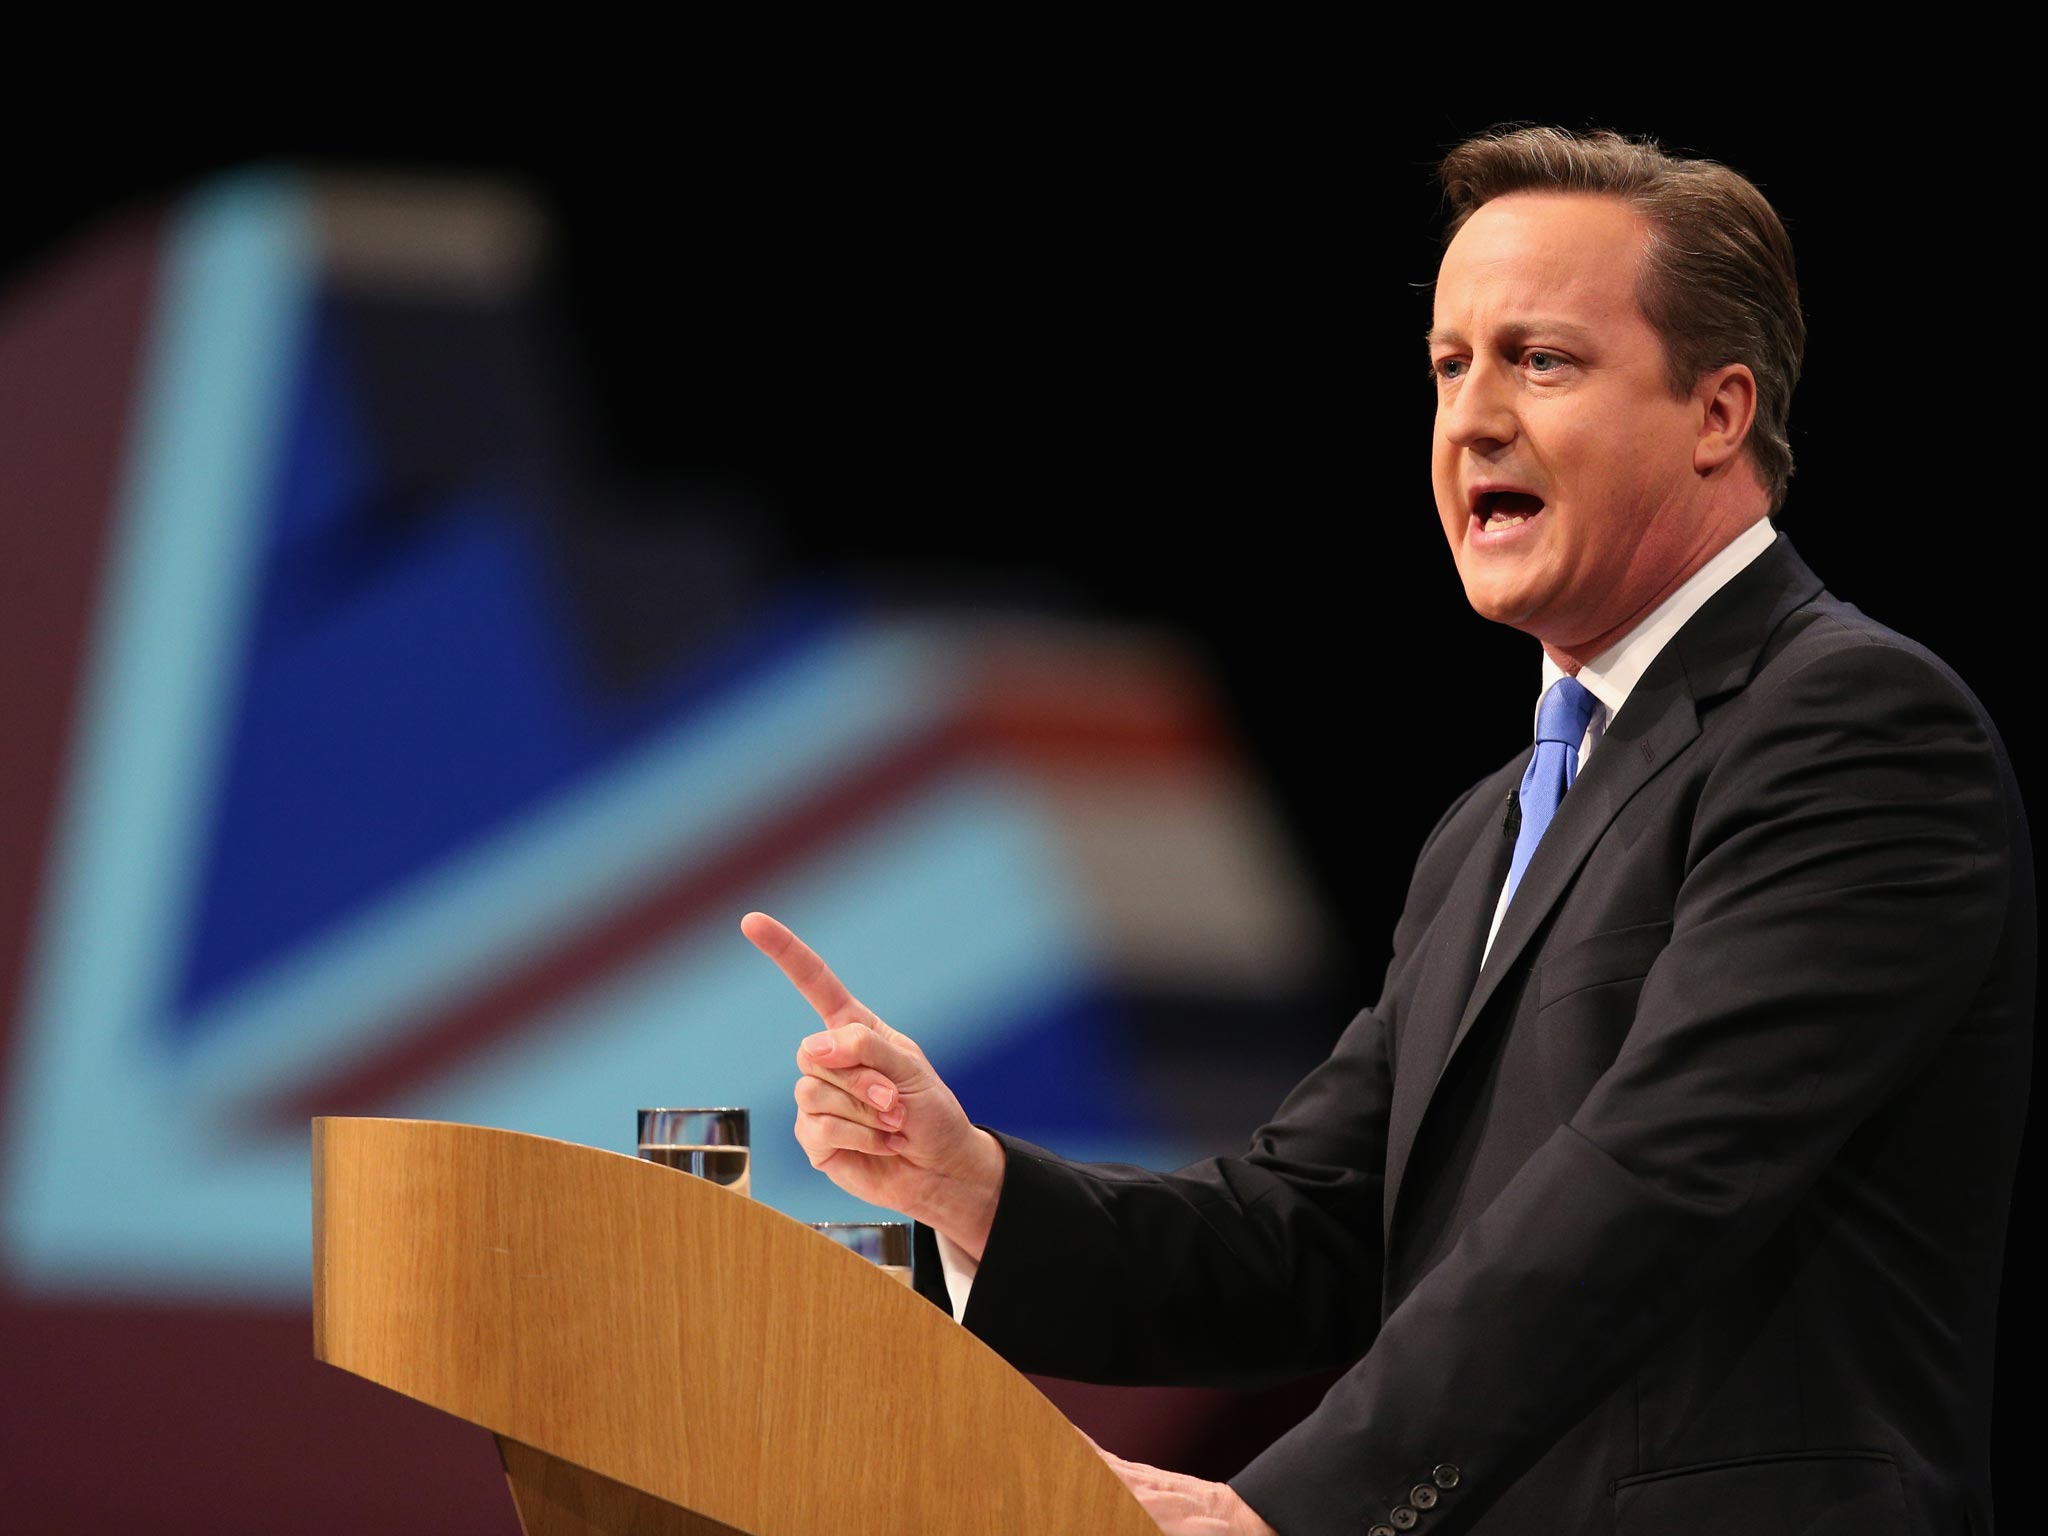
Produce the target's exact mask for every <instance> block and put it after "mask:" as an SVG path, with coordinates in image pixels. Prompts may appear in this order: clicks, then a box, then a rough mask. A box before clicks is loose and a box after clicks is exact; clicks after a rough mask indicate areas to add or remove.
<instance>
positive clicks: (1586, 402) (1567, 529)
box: [1429, 192, 1701, 661]
mask: <svg viewBox="0 0 2048 1536" xmlns="http://www.w3.org/2000/svg"><path fill="white" fill-rule="evenodd" d="M1645 233H1646V229H1645V226H1644V224H1643V222H1642V220H1641V219H1640V218H1639V217H1638V216H1637V215H1636V214H1635V213H1634V212H1632V211H1631V210H1630V209H1629V208H1628V207H1627V205H1626V204H1624V203H1622V202H1621V201H1619V200H1618V199H1616V198H1611V197H1602V196H1596V195H1589V194H1580V193H1550V192H1541V193H1529V192H1522V193H1514V194H1511V195H1509V196H1506V197H1501V198H1497V199H1495V200H1494V201H1492V202H1490V203H1487V204H1485V205H1484V206H1483V207H1481V208H1480V209H1479V210H1478V211H1477V212H1476V213H1474V214H1473V215H1472V217H1471V218H1470V219H1468V220H1467V221H1466V223H1465V226H1464V228H1462V229H1460V230H1459V231H1458V234H1457V238H1456V239H1454V240H1453V241H1452V242H1451V244H1450V248H1449V249H1448V250H1447V251H1445V253H1444V259H1443V266H1442V268H1441V269H1440V271H1439V272H1438V274H1437V283H1436V316H1435V324H1434V326H1433V327H1432V329H1431V332H1430V347H1429V352H1430V366H1431V372H1432V374H1433V376H1434V379H1435V384H1436V391H1437V409H1436V437H1435V445H1434V449H1433V452H1432V455H1431V478H1432V480H1433V481H1434V482H1435V486H1436V505H1437V514H1438V516H1439V517H1440V518H1441V519H1442V521H1443V526H1444V534H1445V536H1446V537H1448V538H1449V540H1450V543H1451V553H1452V555H1453V556H1454V557H1455V558H1456V560H1457V562H1458V575H1459V576H1460V578H1462V580H1463V581H1464V583H1465V596H1466V598H1467V600H1468V601H1470V603H1471V604H1472V606H1473V608H1475V609H1476V610H1477V611H1478V612H1479V613H1480V614H1482V615H1483V616H1484V617H1486V618H1489V619H1493V620H1496V621H1498V622H1500V623H1503V624H1511V625H1513V626H1514V627H1515V628H1517V629H1520V630H1524V631H1526V632H1528V633H1529V634H1532V635H1534V636H1536V637H1537V638H1538V639H1540V640H1542V641H1544V642H1545V643H1546V644H1548V645H1549V646H1551V647H1552V648H1553V649H1555V650H1562V651H1568V652H1572V653H1573V654H1575V655H1578V658H1579V659H1580V660H1582V661H1583V660H1586V659H1587V657H1586V655H1585V654H1583V652H1582V650H1581V648H1582V647H1585V646H1586V645H1587V644H1588V643H1589V642H1591V641H1594V640H1596V639H1601V638H1602V637H1608V636H1610V635H1611V633H1612V632H1613V631H1614V630H1615V628H1616V626H1618V625H1624V624H1626V623H1628V622H1632V621H1633V620H1634V619H1635V618H1637V617H1640V615H1641V612H1642V611H1643V609H1644V608H1646V607H1647V606H1649V605H1650V604H1651V603H1652V602H1654V601H1655V600H1656V599H1657V598H1659V597H1661V596H1662V595H1663V593H1664V592H1665V591H1666V590H1667V589H1668V587H1669V586H1670V585H1671V583H1670V581H1669V580H1668V579H1667V578H1668V577H1669V574H1670V572H1671V571H1672V570H1673V569H1674V568H1676V567H1677V566H1680V565H1682V563H1683V562H1684V561H1685V560H1686V558H1687V556H1688V555H1689V554H1690V553H1691V552H1692V551H1693V550H1694V549H1695V548H1696V546H1697V532H1698V530H1697V529H1696V528H1695V527H1694V526H1693V524H1694V523H1695V522H1696V521H1697V518H1698V510H1697V502H1698V499H1699V489H1698V487H1699V477H1698V476H1697V475H1696V474H1695V473H1694V471H1693V447H1694V443H1695V441H1696V439H1697V437H1698V433H1699V427H1700V422H1701V412H1700V408H1699V406H1697V405H1696V404H1695V403H1694V402H1693V401H1692V400H1690V399H1673V398H1672V396H1671V393H1670V390H1669V389H1668V388H1667V386H1666V384H1665V378H1664V350H1663V345H1662V343H1661V342H1660V341H1659V339H1658V336H1657V333H1656V332H1655V331H1653V330H1652V329H1651V328H1650V323H1649V322H1648V321H1647V320H1645V319H1644V318H1643V316H1642V313H1641V311H1640V310H1638V309H1637V307H1636V297H1635V288H1636V272H1637V263H1638V260H1639V258H1640V255H1641V252H1642V246H1643V241H1644V237H1645ZM1518 519H1519V521H1518Z"/></svg>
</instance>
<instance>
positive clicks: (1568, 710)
mask: <svg viewBox="0 0 2048 1536" xmlns="http://www.w3.org/2000/svg"><path fill="white" fill-rule="evenodd" d="M1598 703H1599V700H1597V699H1595V698H1594V697H1593V695H1592V693H1591V691H1590V690H1588V689H1587V687H1586V685H1585V684H1584V683H1582V682H1580V681H1579V680H1578V679H1577V678H1575V677H1560V678H1559V679H1558V680H1557V681H1556V682H1554V683H1552V684H1551V685H1550V689H1549V691H1548V692H1547V693H1545V694H1544V695H1543V702H1542V703H1541V704H1539V705H1537V706H1536V739H1537V740H1538V741H1539V742H1541V741H1555V742H1561V743H1563V744H1564V745H1565V746H1567V747H1570V748H1571V749H1572V750H1573V751H1574V752H1576V751H1577V750H1578V747H1579V742H1580V741H1581V740H1582V739H1583V738H1584V736H1585V734H1586V727H1587V726H1588V725H1590V724H1591V723H1592V720H1593V710H1594V707H1595V706H1596V705H1597V704H1598Z"/></svg>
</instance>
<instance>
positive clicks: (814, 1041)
mask: <svg viewBox="0 0 2048 1536" xmlns="http://www.w3.org/2000/svg"><path fill="white" fill-rule="evenodd" d="M804 1049H805V1050H807V1051H809V1052H810V1053H811V1054H812V1055H813V1056H829V1055H831V1054H832V1036H831V1035H830V1034H821V1035H812V1036H811V1037H810V1038H809V1039H807V1040H805V1041H804Z"/></svg>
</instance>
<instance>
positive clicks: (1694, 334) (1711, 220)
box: [1437, 127, 1806, 512]
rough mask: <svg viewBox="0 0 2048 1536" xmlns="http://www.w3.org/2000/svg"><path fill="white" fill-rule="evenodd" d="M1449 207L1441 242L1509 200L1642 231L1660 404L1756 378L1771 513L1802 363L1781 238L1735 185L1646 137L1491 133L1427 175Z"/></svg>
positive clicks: (1770, 216) (1787, 253)
mask: <svg viewBox="0 0 2048 1536" xmlns="http://www.w3.org/2000/svg"><path fill="white" fill-rule="evenodd" d="M1437 174H1438V176H1439V177H1440V178H1441V179H1442V181H1443V186H1444V193H1445V195H1446V196H1447V197H1448V198H1449V200H1450V204H1451V221H1450V223H1449V225H1448V226H1447V227H1446V228H1445V230H1444V242H1445V243H1446V244H1449V242H1450V240H1451V237H1452V236H1454V235H1456V234H1457V232H1458V231H1459V230H1460V229H1461V228H1463V227H1464V223H1465V221H1466V220H1467V219H1469V218H1470V217H1471V216H1472V215H1473V213H1474V212H1476V211H1477V210H1478V209H1479V208H1480V207H1481V206H1482V205H1483V204H1485V203H1488V202H1491V201H1492V200H1493V199H1494V198H1496V197H1502V196H1505V195H1506V194H1507V193H1510V192H1597V193H1605V194H1607V195H1609V196H1613V197H1619V198H1621V199H1623V200H1624V201H1626V202H1627V203H1628V205H1629V206H1630V207H1631V208H1633V209H1634V210H1635V211H1636V212H1637V213H1638V214H1640V215H1641V216H1642V217H1643V219H1644V221H1645V222H1646V223H1647V224H1648V225H1649V229H1650V234H1649V240H1648V242H1647V244H1646V246H1645V249H1644V261H1643V270H1642V274H1641V276H1640V278H1639V279H1638V282H1637V287H1636V302H1637V304H1638V305H1639V306H1641V308H1642V311H1643V317H1644V318H1645V319H1646V320H1648V321H1649V322H1650V324H1651V326H1652V327H1653V328H1655V330H1656V332H1657V334H1658V336H1659V337H1660V338H1661V339H1662V340H1663V343H1664V362H1665V373H1666V377H1667V380H1668V382H1669V383H1670V385H1671V390H1672V393H1674V394H1676V395H1680V396H1683V395H1685V394H1687V393H1689V392H1690V391H1691V389H1692V387H1693V385H1695V384H1696V383H1698V382H1699V380H1700V377H1701V375H1703V374H1706V373H1710V372H1712V371H1713V370H1714V369H1716V368H1720V367H1722V366H1724V365H1726V364H1728V363H1743V364H1746V365H1747V366H1748V368H1749V371H1750V372H1751V373H1752V374H1754V375H1755V377H1756V422H1755V424H1754V425H1753V426H1752V427H1751V429H1750V434H1749V442H1748V447H1749V452H1750V455H1751V457H1752V458H1753V459H1754V460H1755V462H1756V467H1757V471H1758V473H1759V475H1760V476H1761V478H1762V480H1763V483H1764V487H1765V489H1766V490H1767V491H1768V492H1769V494H1770V499H1771V510H1772V511H1773V512H1776V511H1777V510H1778V509H1779V507H1780V506H1781V505H1783V503H1784V500H1785V487H1786V483H1787V482H1788V481H1790V480H1791V478H1792V443H1791V440H1790V439H1789V438H1788V437H1787V436H1786V429H1785V424H1786V418H1787V416H1788V415H1789V414H1790V411H1791V407H1792V391H1793V389H1794V387H1795V386H1797V384H1798V383H1799V365H1800V362H1801V360H1802V359H1803V358H1804V356H1805V354H1806V321H1805V319H1804V318H1803V317H1802V316H1801V315H1800V313H1799V280H1798V277H1797V275H1796V274H1795V273H1794V270H1793V265H1792V240H1791V237H1790V236H1788V235H1787V234H1786V233H1785V226H1784V225H1783V224H1782V223H1781V222H1779V219H1778V215H1777V213H1776V211H1775V210H1773V209H1772V207H1771V205H1770V204H1769V203H1768V202H1767V201H1765V199H1764V195H1763V193H1761V192H1759V191H1758V190H1757V189H1756V187H1755V186H1754V185H1753V184H1752V183H1750V182H1749V181H1748V180H1747V179H1746V178H1744V177H1743V176H1741V175H1739V174H1737V173H1736V172H1734V171H1731V170H1730V169H1728V167H1727V166H1725V165H1719V164H1717V163H1715V162H1714V161H1712V160H1682V159H1679V158H1678V157H1677V156H1674V155H1670V154H1666V153H1665V151H1664V149H1663V148H1662V146H1660V145H1659V144H1658V143H1657V142H1656V141H1655V140H1654V139H1628V138H1623V137H1622V136H1621V135H1620V134H1618V133H1607V132H1600V133H1588V134H1573V133H1569V132H1567V131H1566V130H1564V129H1562V128H1514V127H1510V128H1496V129H1494V130H1492V131H1491V132H1489V133H1484V134H1481V135H1480V136H1478V137H1477V138H1472V139H1467V140H1466V141H1465V142H1464V143H1462V144H1460V145H1459V146H1458V147H1457V148H1456V149H1453V150H1452V151H1451V152H1450V153H1449V154H1448V155H1446V156H1444V159H1443V163H1442V164H1441V165H1440V166H1439V167H1438V168H1437Z"/></svg>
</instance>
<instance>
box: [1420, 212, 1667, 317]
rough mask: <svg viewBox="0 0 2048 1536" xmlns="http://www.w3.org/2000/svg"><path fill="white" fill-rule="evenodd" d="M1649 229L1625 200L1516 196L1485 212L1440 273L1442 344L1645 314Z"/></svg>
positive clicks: (1464, 232) (1455, 243)
mask: <svg viewBox="0 0 2048 1536" xmlns="http://www.w3.org/2000/svg"><path fill="white" fill-rule="evenodd" d="M1646 232H1647V226H1646V225H1645V224H1644V222H1643V220H1642V219H1641V217H1640V216H1639V215H1638V214H1636V212H1635V211H1634V210H1633V209H1631V208H1630V207H1629V206H1628V205H1627V204H1626V203H1624V202H1622V201H1621V200H1620V199H1619V198H1614V197H1606V196H1598V195H1593V194H1587V193H1553V192H1540V193H1527V192H1517V193H1511V194H1509V195H1508V196H1506V197H1501V198H1496V199H1495V200H1494V201H1492V202H1490V203H1487V204H1485V205H1484V206H1482V207H1481V208H1479V209H1478V210H1477V211H1476V212H1475V213H1474V214H1473V215H1472V216H1471V218H1469V219H1468V220H1466V222H1465V225H1464V227H1463V228H1462V229H1460V230H1459V231H1458V233H1457V236H1456V237H1455V238H1454V239H1453V240H1452V241H1451V244H1450V247H1449V249H1447V250H1446V251H1445V252H1444V257H1443V263H1442V265H1441V266H1440V267H1439V269H1438V271H1437V281H1436V285H1435V288H1436V293H1435V297H1436V303H1435V327H1434V329H1433V330H1432V331H1431V336H1432V338H1433V339H1434V338H1435V336H1436V335H1437V333H1438V332H1439V331H1444V332H1451V331H1456V332H1458V333H1459V334H1460V337H1461V339H1466V340H1469V339H1470V337H1469V335H1466V334H1465V333H1466V332H1467V331H1469V330H1470V329H1472V328H1474V327H1476V326H1483V327H1484V328H1485V329H1487V330H1488V331H1493V330H1496V329H1499V328H1500V327H1502V326H1505V325H1531V324H1534V323H1535V322H1538V321H1542V320H1549V321H1551V322H1554V323H1563V324H1567V325H1577V326H1580V327H1582V328H1583V327H1584V326H1587V325H1598V324H1601V323H1603V322H1605V321H1609V320H1612V319H1615V318H1618V317H1619V316H1621V315H1633V314H1634V313H1635V312H1636V304H1635V278H1636V272H1637V269H1638V258H1639V256H1640V253H1641V249H1642V243H1643V237H1644V235H1645V233H1646Z"/></svg>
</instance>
